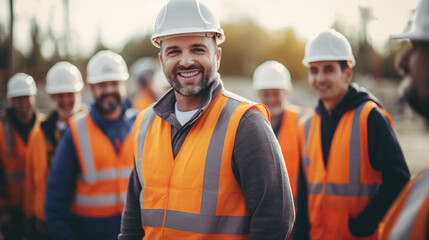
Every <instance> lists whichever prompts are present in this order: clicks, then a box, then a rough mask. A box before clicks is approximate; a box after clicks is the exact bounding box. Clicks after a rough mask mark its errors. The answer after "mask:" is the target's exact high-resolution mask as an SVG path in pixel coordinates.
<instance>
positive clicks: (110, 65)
mask: <svg viewBox="0 0 429 240" xmlns="http://www.w3.org/2000/svg"><path fill="white" fill-rule="evenodd" d="M86 71H87V81H88V83H89V84H96V83H100V82H110V81H126V80H127V79H128V77H129V75H128V69H127V64H126V63H125V61H124V59H123V58H122V57H121V56H120V55H119V54H117V53H115V52H112V51H110V50H103V51H100V52H98V53H96V54H95V55H94V56H93V57H92V58H91V59H90V60H89V62H88V66H87V68H86Z"/></svg>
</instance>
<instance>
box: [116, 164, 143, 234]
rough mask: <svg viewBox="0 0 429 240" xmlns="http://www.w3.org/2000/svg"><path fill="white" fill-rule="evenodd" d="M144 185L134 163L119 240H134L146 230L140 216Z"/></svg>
mask: <svg viewBox="0 0 429 240" xmlns="http://www.w3.org/2000/svg"><path fill="white" fill-rule="evenodd" d="M141 190H142V186H141V185H140V182H139V178H138V176H137V171H136V167H135V165H134V168H133V171H132V172H131V175H130V179H129V181H128V190H127V200H126V202H125V206H124V212H123V213H122V221H121V234H119V238H118V239H119V240H134V239H142V238H143V237H144V231H143V228H142V223H141V220H140V219H141V217H140V203H139V201H140V192H141Z"/></svg>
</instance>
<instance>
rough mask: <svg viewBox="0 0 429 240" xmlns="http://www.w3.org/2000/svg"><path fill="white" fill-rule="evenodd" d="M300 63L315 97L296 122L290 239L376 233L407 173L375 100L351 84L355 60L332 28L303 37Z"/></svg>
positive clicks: (389, 124) (386, 117)
mask: <svg viewBox="0 0 429 240" xmlns="http://www.w3.org/2000/svg"><path fill="white" fill-rule="evenodd" d="M303 64H304V65H305V66H307V67H308V80H309V83H310V86H311V87H312V88H313V91H314V93H315V94H316V95H317V97H318V98H319V103H318V106H317V107H316V109H315V112H314V114H312V115H311V116H309V117H308V118H307V119H305V120H304V121H301V122H300V125H299V138H300V146H301V151H302V153H301V163H300V170H299V171H300V172H299V177H298V198H297V203H298V204H297V209H298V212H297V219H296V225H295V234H294V235H295V238H296V239H360V238H365V239H376V238H377V231H378V229H379V223H380V222H381V220H382V219H383V217H384V215H385V214H386V212H387V210H388V209H389V207H390V206H391V204H392V203H393V201H394V200H395V198H396V196H397V195H398V194H399V192H400V191H401V190H402V188H403V187H404V186H405V184H406V183H407V181H408V179H409V177H410V173H409V171H408V167H407V165H406V163H405V159H404V155H403V153H402V150H401V147H400V146H399V143H398V141H397V138H396V134H395V132H394V130H393V121H392V119H391V117H390V115H389V114H388V113H387V112H386V111H385V110H384V109H383V107H382V105H381V104H380V102H379V101H378V100H377V99H376V98H375V97H374V96H372V94H370V93H369V92H367V91H364V89H363V88H361V87H359V86H357V84H351V83H350V82H351V80H352V75H353V66H354V64H355V59H354V56H353V53H352V49H351V46H350V43H349V42H348V40H347V39H346V38H345V37H344V36H343V35H342V34H340V33H338V32H336V31H335V30H329V31H324V32H322V33H320V34H319V35H318V36H317V37H316V38H314V39H313V40H311V41H309V42H308V43H307V45H306V48H305V57H304V60H303Z"/></svg>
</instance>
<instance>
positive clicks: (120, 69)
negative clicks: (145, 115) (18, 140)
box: [45, 51, 135, 240]
mask: <svg viewBox="0 0 429 240" xmlns="http://www.w3.org/2000/svg"><path fill="white" fill-rule="evenodd" d="M87 73H88V78H87V80H88V83H89V84H90V88H91V92H92V94H93V96H94V99H95V103H94V104H93V105H92V106H91V109H90V112H89V114H86V113H82V114H76V115H74V116H73V118H72V119H71V120H70V121H69V123H70V127H69V128H68V129H67V130H66V132H65V133H64V136H63V137H62V139H61V141H60V143H59V146H58V149H57V151H56V153H55V157H54V161H53V163H52V166H51V169H50V172H49V176H48V184H47V189H46V203H45V214H46V222H47V227H48V231H49V235H50V237H51V238H52V239H103V240H104V239H112V240H113V239H117V236H118V234H119V228H120V222H121V213H122V210H123V206H124V202H125V195H126V189H127V184H128V177H129V174H130V172H131V169H132V165H133V164H132V142H133V141H132V135H131V134H130V133H131V130H132V126H133V124H134V121H135V110H134V109H131V108H130V103H129V101H128V100H126V89H125V81H126V80H127V79H128V71H127V67H126V64H125V61H124V60H123V59H122V57H121V56H119V55H118V54H116V53H114V52H111V51H100V52H98V53H97V54H96V55H94V56H93V57H92V58H91V59H90V61H89V63H88V70H87Z"/></svg>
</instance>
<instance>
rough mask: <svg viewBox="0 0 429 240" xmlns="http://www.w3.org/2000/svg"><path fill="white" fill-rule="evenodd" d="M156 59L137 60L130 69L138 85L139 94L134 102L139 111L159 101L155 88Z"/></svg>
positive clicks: (144, 58)
mask: <svg viewBox="0 0 429 240" xmlns="http://www.w3.org/2000/svg"><path fill="white" fill-rule="evenodd" d="M155 60H156V59H154V58H152V57H143V58H140V59H137V60H136V61H135V62H134V63H133V64H132V65H131V68H130V71H131V77H132V78H133V79H134V80H135V81H136V82H137V83H138V92H137V94H136V96H135V97H134V100H133V107H134V108H135V109H137V110H139V111H141V110H144V109H146V108H147V107H149V105H151V104H152V103H154V102H155V101H156V100H157V97H156V93H155V91H156V89H155V87H154V79H153V78H154V74H155V70H156V68H157V66H156V62H155Z"/></svg>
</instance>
